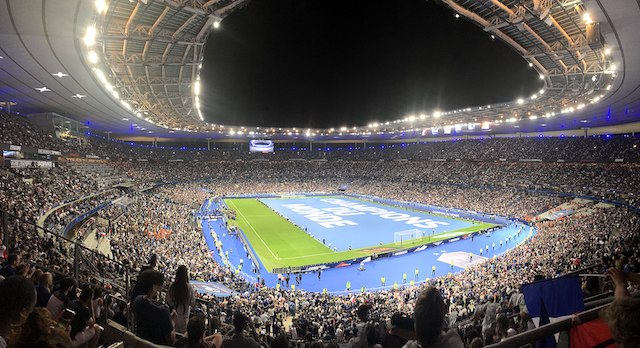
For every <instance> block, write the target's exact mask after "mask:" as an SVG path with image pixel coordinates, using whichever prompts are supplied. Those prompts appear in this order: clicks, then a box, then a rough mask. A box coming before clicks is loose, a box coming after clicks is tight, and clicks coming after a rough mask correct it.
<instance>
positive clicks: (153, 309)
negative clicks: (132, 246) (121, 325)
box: [132, 269, 176, 345]
mask: <svg viewBox="0 0 640 348" xmlns="http://www.w3.org/2000/svg"><path fill="white" fill-rule="evenodd" d="M163 284H164V275H163V274H162V273H160V272H158V271H156V270H153V269H148V270H146V271H144V272H142V273H141V274H140V278H138V284H137V285H138V286H139V288H140V290H141V291H142V292H143V293H144V295H138V297H136V299H135V300H134V301H133V303H132V308H133V315H134V319H135V322H136V328H137V332H136V334H137V335H138V336H139V337H140V338H143V339H145V340H148V341H151V342H153V343H155V344H164V345H172V344H173V343H174V342H175V339H176V332H175V331H174V329H173V326H174V325H173V322H174V321H175V317H176V313H175V311H174V312H172V313H170V312H169V309H168V308H167V307H165V306H163V305H162V304H159V303H157V302H155V301H154V300H153V299H154V298H155V297H156V295H157V294H158V292H159V291H160V290H162V285H163Z"/></svg>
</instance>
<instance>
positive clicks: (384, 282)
mask: <svg viewBox="0 0 640 348" xmlns="http://www.w3.org/2000/svg"><path fill="white" fill-rule="evenodd" d="M380 284H382V286H385V285H387V278H385V277H384V276H382V277H381V278H380Z"/></svg>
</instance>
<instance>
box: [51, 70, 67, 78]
mask: <svg viewBox="0 0 640 348" xmlns="http://www.w3.org/2000/svg"><path fill="white" fill-rule="evenodd" d="M51 75H53V76H56V77H57V78H63V77H67V76H69V74H65V73H63V72H62V71H58V72H57V73H55V74H51Z"/></svg>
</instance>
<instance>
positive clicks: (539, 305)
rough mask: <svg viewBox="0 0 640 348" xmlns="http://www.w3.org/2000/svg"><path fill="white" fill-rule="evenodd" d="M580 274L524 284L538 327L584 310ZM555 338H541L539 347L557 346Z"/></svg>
mask: <svg viewBox="0 0 640 348" xmlns="http://www.w3.org/2000/svg"><path fill="white" fill-rule="evenodd" d="M580 285H581V284H580V278H579V277H578V276H567V277H560V278H556V279H550V280H542V281H538V282H535V283H531V284H525V285H523V286H522V293H523V294H524V301H525V303H526V305H527V309H528V311H529V315H530V316H531V319H532V320H533V323H534V324H535V325H536V327H539V326H542V325H545V324H549V323H554V322H556V321H560V320H562V319H566V318H568V317H570V316H571V315H573V314H576V313H579V312H582V311H584V302H583V299H582V289H581V287H580ZM555 343H556V341H555V339H554V338H553V337H552V336H549V337H547V338H545V339H543V340H540V341H539V342H538V344H537V347H555Z"/></svg>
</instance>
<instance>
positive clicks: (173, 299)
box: [166, 265, 196, 333]
mask: <svg viewBox="0 0 640 348" xmlns="http://www.w3.org/2000/svg"><path fill="white" fill-rule="evenodd" d="M166 302H167V304H168V305H169V306H170V307H172V308H174V309H175V310H176V312H177V313H178V318H177V319H176V323H175V330H176V332H180V333H184V332H185V331H187V322H188V321H189V315H190V314H191V308H192V307H194V306H195V305H196V297H195V294H194V292H193V287H192V286H191V284H189V272H188V271H187V267H186V266H184V265H180V266H178V269H177V270H176V279H175V280H174V281H173V283H172V284H171V286H170V287H169V292H167V298H166Z"/></svg>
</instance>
